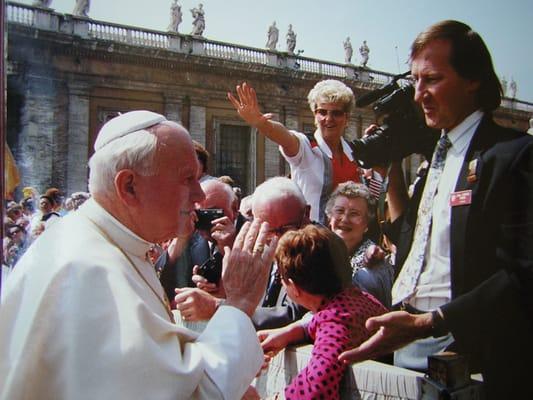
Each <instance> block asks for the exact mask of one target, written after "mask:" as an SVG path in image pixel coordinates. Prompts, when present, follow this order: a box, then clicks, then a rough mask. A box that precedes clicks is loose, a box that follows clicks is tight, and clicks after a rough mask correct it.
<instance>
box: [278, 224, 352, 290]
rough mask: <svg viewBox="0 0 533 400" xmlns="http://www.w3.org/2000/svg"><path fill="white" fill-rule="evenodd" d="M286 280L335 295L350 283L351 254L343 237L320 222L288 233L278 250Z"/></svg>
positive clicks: (283, 276)
mask: <svg viewBox="0 0 533 400" xmlns="http://www.w3.org/2000/svg"><path fill="white" fill-rule="evenodd" d="M276 260H277V262H278V268H279V271H280V275H281V277H282V278H283V279H285V280H288V279H292V281H293V282H294V283H295V284H296V285H298V286H299V287H300V288H302V289H303V290H305V291H306V292H308V293H311V294H319V295H325V296H326V297H332V296H334V295H335V294H337V293H339V292H340V291H341V290H342V289H343V288H344V287H346V286H347V284H349V283H351V274H350V272H351V271H350V268H349V266H348V264H347V260H348V254H347V250H346V246H345V245H344V242H343V241H342V239H340V238H339V237H338V236H336V235H335V234H334V233H332V232H331V231H330V230H329V229H327V228H325V227H323V226H318V225H307V226H306V227H304V228H302V229H299V230H296V231H289V232H287V233H285V234H284V235H283V236H282V237H281V239H280V241H279V243H278V248H277V251H276Z"/></svg>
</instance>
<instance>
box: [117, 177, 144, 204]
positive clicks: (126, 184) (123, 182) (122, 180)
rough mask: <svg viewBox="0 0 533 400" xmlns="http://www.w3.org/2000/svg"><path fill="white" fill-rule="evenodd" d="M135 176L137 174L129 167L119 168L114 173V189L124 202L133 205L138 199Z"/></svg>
mask: <svg viewBox="0 0 533 400" xmlns="http://www.w3.org/2000/svg"><path fill="white" fill-rule="evenodd" d="M136 178H137V174H136V173H135V172H134V171H132V170H131V169H123V170H120V171H119V172H117V174H116V175H115V191H116V193H117V196H118V198H119V199H121V200H122V201H123V202H124V203H125V204H128V205H133V204H135V203H137V202H138V201H139V198H138V193H137V192H136V189H137V187H136V186H137V181H136Z"/></svg>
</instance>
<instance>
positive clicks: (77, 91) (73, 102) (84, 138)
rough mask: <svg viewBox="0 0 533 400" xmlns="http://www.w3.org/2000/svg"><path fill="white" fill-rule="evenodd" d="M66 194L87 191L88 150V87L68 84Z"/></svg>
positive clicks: (80, 84) (82, 83)
mask: <svg viewBox="0 0 533 400" xmlns="http://www.w3.org/2000/svg"><path fill="white" fill-rule="evenodd" d="M68 97H69V104H68V152H67V171H66V172H67V187H66V188H65V191H66V192H67V194H71V193H72V192H79V191H83V192H85V191H87V176H88V167H87V162H88V150H89V114H90V112H89V102H90V100H89V86H88V85H87V84H86V83H84V82H69V84H68Z"/></svg>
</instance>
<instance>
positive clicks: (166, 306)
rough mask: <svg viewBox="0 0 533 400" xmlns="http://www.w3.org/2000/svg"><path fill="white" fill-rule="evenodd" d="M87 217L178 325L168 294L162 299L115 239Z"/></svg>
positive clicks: (164, 294)
mask: <svg viewBox="0 0 533 400" xmlns="http://www.w3.org/2000/svg"><path fill="white" fill-rule="evenodd" d="M85 217H87V219H88V220H89V221H91V223H92V224H93V225H94V226H96V228H97V229H98V231H99V232H100V233H101V234H102V236H103V237H104V238H105V239H106V240H107V241H108V242H109V243H110V244H111V245H113V246H115V247H116V248H117V249H118V250H119V251H120V252H121V253H122V255H124V257H125V258H126V260H128V262H129V263H130V265H131V266H132V267H133V269H134V270H135V272H137V275H139V276H140V277H141V279H142V280H143V281H144V283H146V286H148V287H149V288H150V290H151V291H152V293H153V294H154V295H155V297H156V298H157V300H159V302H160V303H161V305H162V306H163V308H164V309H165V311H166V312H167V315H168V317H169V318H170V321H171V322H172V323H174V324H175V323H176V321H175V319H174V315H173V314H172V311H171V310H170V302H169V301H168V297H167V294H166V293H165V292H164V291H163V298H161V296H159V294H158V293H157V292H156V290H155V289H154V288H153V287H152V285H150V283H149V282H148V281H147V280H146V278H145V277H144V275H143V274H142V273H141V271H139V268H137V266H136V265H135V263H134V262H133V261H132V259H131V258H130V256H128V254H127V253H126V252H125V251H124V250H123V249H122V248H121V247H120V246H119V245H118V244H117V243H115V241H114V240H113V239H111V237H110V236H109V235H108V234H107V233H106V232H105V231H104V230H103V229H102V228H101V227H100V226H99V225H98V224H97V223H96V222H94V221H93V220H92V219H91V218H89V217H88V216H85Z"/></svg>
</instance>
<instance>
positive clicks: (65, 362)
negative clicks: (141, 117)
mask: <svg viewBox="0 0 533 400" xmlns="http://www.w3.org/2000/svg"><path fill="white" fill-rule="evenodd" d="M137 128H139V127H137V126H136V129H137ZM142 128H144V127H142ZM191 149H192V147H191ZM116 182H118V181H116ZM118 186H119V184H118V183H117V187H118ZM137 187H139V186H136V188H137ZM160 195H161V196H164V193H163V192H161V193H160ZM251 229H252V228H250V230H251ZM261 229H263V228H261ZM259 236H260V235H259ZM258 240H259V238H258ZM256 244H257V243H256ZM150 245H151V243H150V242H148V241H147V240H145V239H143V238H141V237H140V236H139V235H137V234H136V233H134V232H133V231H132V230H130V229H129V228H128V227H126V226H125V225H124V224H123V223H121V222H120V221H119V220H118V219H117V218H115V217H114V216H113V215H112V214H111V213H110V212H108V211H106V209H105V208H104V207H102V206H101V205H100V204H99V202H97V201H96V200H95V199H90V200H88V201H87V202H86V203H85V204H84V205H83V206H82V207H81V208H80V209H79V210H78V211H77V212H74V213H72V214H70V215H68V216H66V217H64V218H62V220H61V221H60V222H58V223H57V224H54V225H53V226H52V227H50V228H49V229H47V230H46V231H45V232H44V233H43V234H42V235H41V237H40V238H39V239H38V240H37V241H36V242H35V243H34V244H33V245H32V246H31V247H30V248H29V249H28V251H27V252H26V254H25V255H24V256H23V257H22V258H21V260H20V262H19V263H18V264H17V265H16V267H15V269H14V271H13V272H12V273H11V274H10V276H9V279H8V280H7V282H5V286H4V290H3V293H2V303H1V306H0V399H6V400H7V399H10V400H12V399H41V400H44V399H50V400H58V399H113V400H119V399H125V400H126V399H127V400H132V399H189V398H194V399H196V398H198V399H219V398H220V399H240V398H241V396H242V395H243V393H244V392H245V391H246V389H247V388H248V386H249V384H250V382H251V381H252V379H253V378H254V376H255V375H256V374H257V372H258V371H259V368H260V366H261V364H262V361H263V352H262V350H261V347H260V345H259V341H258V339H257V336H256V333H255V331H254V328H253V326H252V324H251V322H250V318H249V317H248V315H246V313H244V312H243V311H241V310H239V309H238V308H236V307H233V306H221V307H220V308H219V309H218V311H217V312H216V313H215V315H214V317H213V318H212V319H211V320H210V321H209V323H208V324H207V327H206V329H205V330H204V331H203V332H202V333H201V334H200V335H199V336H198V335H197V334H195V333H193V332H192V331H189V330H187V329H185V328H181V327H178V326H177V325H176V324H175V323H173V322H172V321H171V316H170V315H169V310H168V308H167V307H166V305H165V303H164V301H163V299H164V291H163V288H162V287H161V285H160V283H159V280H158V277H157V275H156V273H155V271H154V268H153V267H152V265H151V264H150V262H149V261H147V257H146V254H147V251H148V250H149V247H150ZM261 250H262V246H261ZM254 254H255V253H254ZM266 262H269V261H268V260H266ZM265 265H266V263H265ZM267 268H268V266H267ZM266 275H267V269H265V282H266Z"/></svg>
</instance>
